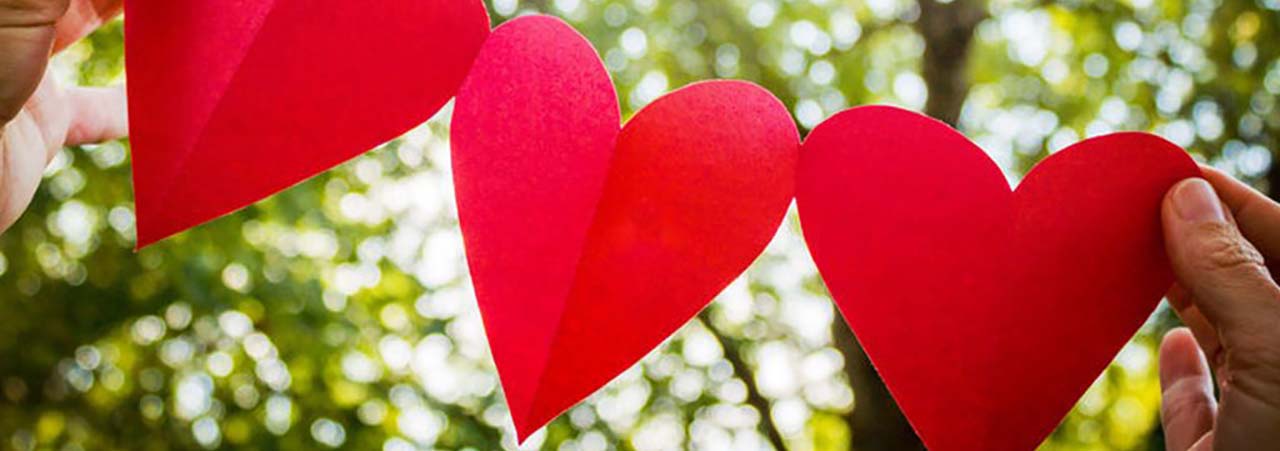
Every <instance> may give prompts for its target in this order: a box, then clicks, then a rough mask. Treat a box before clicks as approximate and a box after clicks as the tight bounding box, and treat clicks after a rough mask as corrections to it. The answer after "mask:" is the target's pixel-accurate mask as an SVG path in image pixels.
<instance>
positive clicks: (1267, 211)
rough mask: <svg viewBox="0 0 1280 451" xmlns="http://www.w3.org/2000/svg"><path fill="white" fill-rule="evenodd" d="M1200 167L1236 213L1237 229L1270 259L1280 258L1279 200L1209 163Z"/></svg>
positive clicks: (1219, 194)
mask: <svg viewBox="0 0 1280 451" xmlns="http://www.w3.org/2000/svg"><path fill="white" fill-rule="evenodd" d="M1200 170H1201V171H1202V172H1203V173H1204V178H1205V180H1208V181H1209V184H1210V185H1213V189H1214V190H1215V191H1217V192H1218V197H1219V198H1221V199H1222V203H1223V204H1225V205H1226V206H1227V208H1228V209H1230V210H1231V214H1232V215H1233V216H1235V220H1236V225H1237V226H1238V227H1240V233H1241V234H1243V235H1244V237H1245V238H1247V239H1248V240H1249V242H1251V243H1253V245H1254V247H1256V248H1257V249H1258V252H1260V253H1262V255H1263V257H1265V258H1266V259H1267V261H1268V262H1269V263H1272V264H1275V263H1276V260H1280V204H1277V203H1276V202H1275V201H1273V200H1271V199H1269V198H1267V196H1265V195H1263V194H1262V193H1260V192H1258V191H1257V190H1255V189H1253V188H1252V187H1250V186H1249V185H1246V184H1245V183H1244V182H1241V181H1239V180H1236V179H1235V178H1233V177H1231V176H1230V175H1227V174H1226V173H1224V172H1222V171H1219V170H1217V169H1214V168H1212V167H1209V166H1201V167H1200ZM1276 189H1280V187H1276Z"/></svg>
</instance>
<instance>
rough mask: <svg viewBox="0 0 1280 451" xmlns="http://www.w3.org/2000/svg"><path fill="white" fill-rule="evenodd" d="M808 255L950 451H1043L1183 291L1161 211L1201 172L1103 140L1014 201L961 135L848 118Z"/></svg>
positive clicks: (809, 154) (923, 123) (873, 115)
mask: <svg viewBox="0 0 1280 451" xmlns="http://www.w3.org/2000/svg"><path fill="white" fill-rule="evenodd" d="M798 174H799V177H798V179H797V180H798V181H797V186H796V197H797V204H798V207H799V211H800V221H801V225H802V228H803V230H804V235H805V239H806V241H807V242H808V244H809V249H810V252H811V253H812V255H813V259H814V261H815V262H816V263H817V265H818V269H819V270H820V271H821V273H822V276H823V279H824V280H825V281H826V284H827V287H828V288H829V289H830V291H831V295H832V297H833V298H834V299H835V300H836V303H837V304H838V305H839V306H840V310H841V312H842V313H843V315H844V317H845V318H846V319H847V320H848V322H849V324H850V326H851V327H852V328H853V330H854V332H855V333H856V334H857V337H858V340H859V341H860V342H861V343H862V345H863V347H864V348H865V349H866V351H867V355H868V356H869V357H870V358H871V361H872V362H873V363H874V364H875V366H876V368H877V369H878V370H879V371H880V374H881V375H882V376H883V377H884V380H885V384H886V385H888V387H889V390H890V391H891V392H892V393H893V395H894V398H895V399H896V400H897V401H898V404H899V405H900V406H901V407H902V410H903V412H904V413H905V414H906V415H907V418H908V419H910V421H911V423H912V425H914V427H915V428H916V431H917V432H918V433H919V434H920V436H921V438H922V439H923V440H924V442H925V444H926V445H927V446H928V448H929V449H930V450H933V451H960V450H1030V449H1033V448H1034V447H1035V446H1036V445H1037V444H1039V443H1040V441H1041V440H1043V439H1044V437H1045V436H1047V435H1048V434H1049V433H1050V432H1051V431H1052V430H1053V428H1054V426H1055V425H1056V424H1058V422H1059V421H1061V419H1062V417H1063V415H1065V414H1066V413H1067V411H1068V410H1070V408H1071V406H1072V405H1073V404H1074V403H1075V401H1076V400H1077V399H1078V398H1079V397H1080V395H1081V394H1082V393H1084V391H1085V389H1086V388H1088V386H1089V385H1090V383H1091V382H1093V381H1094V379H1095V378H1097V377H1098V374H1099V373H1100V372H1101V371H1102V370H1103V369H1104V368H1105V367H1106V366H1107V363H1108V362H1110V361H1111V359H1112V357H1113V356H1115V354H1116V352H1117V351H1118V350H1119V349H1120V348H1121V347H1122V346H1123V345H1124V344H1125V342H1126V341H1128V340H1129V338H1130V337H1131V336H1132V335H1133V333H1134V332H1135V331H1136V330H1137V329H1138V327H1139V326H1141V325H1142V323H1143V321H1144V320H1145V319H1146V318H1147V317H1148V315H1150V313H1151V311H1152V309H1153V308H1154V307H1155V305H1156V303H1157V302H1159V300H1160V298H1161V296H1162V295H1163V294H1164V293H1165V291H1166V290H1167V289H1168V288H1169V286H1170V284H1171V283H1172V280H1173V278H1172V273H1171V271H1170V269H1169V267H1168V263H1167V262H1166V259H1165V254H1164V247H1163V241H1162V236H1163V235H1162V234H1161V229H1160V223H1159V220H1160V213H1159V208H1160V202H1161V199H1162V198H1163V196H1164V193H1165V191H1166V190H1168V189H1169V188H1170V187H1171V186H1172V185H1173V184H1174V183H1176V182H1177V181H1178V180H1181V179H1184V178H1187V177H1193V176H1196V175H1198V174H1199V170H1198V169H1197V168H1196V165H1195V163H1194V162H1192V160H1191V159H1190V158H1189V157H1188V156H1187V155H1186V153H1185V152H1183V151H1182V150H1181V149H1179V148H1178V147H1176V146H1174V145H1173V144H1170V143H1169V142H1167V141H1165V140H1163V139H1160V138H1158V137H1155V136H1152V135H1147V134H1141V133H1119V134H1114V135H1109V136H1104V137H1099V138H1094V139H1089V140H1086V141H1083V142H1080V143H1078V144H1076V145H1074V146H1071V147H1069V148H1067V149H1065V150H1062V151H1061V152H1058V153H1056V154H1054V155H1052V156H1050V157H1049V158H1047V159H1045V160H1044V161H1043V162H1041V163H1040V164H1039V165H1038V166H1036V168H1035V169H1034V170H1033V171H1031V173H1030V174H1028V175H1027V177H1026V179H1025V180H1023V181H1022V183H1021V184H1020V185H1019V186H1018V189H1017V190H1016V191H1013V192H1011V191H1010V189H1009V185H1008V182H1007V181H1006V180H1005V177H1004V176H1003V175H1002V174H1001V172H1000V170H999V169H998V168H997V167H996V165H995V164H994V163H993V162H992V161H991V159H990V158H988V157H987V156H986V154H985V153H983V152H982V150H981V149H979V148H978V147H977V146H975V145H974V144H973V143H971V142H969V140H968V139H966V138H965V137H964V136H962V135H960V134H959V133H957V132H955V131H954V130H952V129H951V128H950V127H948V126H947V125H946V124H943V123H941V122H938V121H935V120H932V119H929V118H927V117H924V116H921V115H918V114H915V113H911V112H908V111H905V110H900V109H896V108H891V107H863V108H855V109H852V110H849V111H846V112H843V113H840V114H838V115H836V116H835V117H832V118H831V119H829V120H827V121H826V122H824V123H822V124H821V125H819V126H818V127H817V128H816V129H814V130H813V132H812V133H811V134H810V135H809V137H808V138H807V140H806V141H805V143H804V145H803V147H802V150H801V161H800V168H799V172H798Z"/></svg>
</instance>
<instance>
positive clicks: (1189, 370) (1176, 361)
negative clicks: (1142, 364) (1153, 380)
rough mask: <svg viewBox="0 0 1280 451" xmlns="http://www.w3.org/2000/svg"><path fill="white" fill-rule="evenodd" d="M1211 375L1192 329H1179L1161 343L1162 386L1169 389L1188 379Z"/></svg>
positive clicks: (1170, 332)
mask: <svg viewBox="0 0 1280 451" xmlns="http://www.w3.org/2000/svg"><path fill="white" fill-rule="evenodd" d="M1208 375H1209V365H1208V362H1207V361H1206V360H1205V356H1204V352H1203V351H1201V350H1200V344H1199V343H1198V342H1196V338H1195V335H1193V334H1192V333H1191V329H1188V328H1186V327H1178V328H1174V329H1173V330H1170V331H1169V332H1168V333H1166V334H1165V335H1164V340H1162V341H1161V342H1160V385H1161V386H1162V387H1165V388H1168V387H1169V386H1171V385H1173V383H1174V382H1176V381H1178V380H1180V379H1183V378H1186V377H1192V376H1195V377H1199V376H1208Z"/></svg>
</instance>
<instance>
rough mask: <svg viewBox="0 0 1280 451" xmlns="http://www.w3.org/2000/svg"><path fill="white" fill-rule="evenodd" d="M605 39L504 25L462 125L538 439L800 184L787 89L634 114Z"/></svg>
mask: <svg viewBox="0 0 1280 451" xmlns="http://www.w3.org/2000/svg"><path fill="white" fill-rule="evenodd" d="M617 102H618V101H617V96H616V94H615V92H614V89H613V85H612V82H611V81H610V79H609V76H608V73H607V72H605V69H604V67H603V65H602V63H601V61H600V58H599V57H598V56H597V55H596V52H595V50H594V49H593V48H592V47H591V45H590V43H589V42H587V41H586V39H584V38H583V37H582V36H581V35H579V34H578V33H577V32H576V31H574V30H573V29H572V28H570V27H569V26H568V25H566V24H565V23H563V22H561V21H559V20H558V19H553V18H549V17H542V16H527V17H522V18H519V19H515V20H512V21H510V22H508V23H506V24H504V25H502V26H500V27H498V28H497V29H495V30H494V32H493V35H492V36H491V37H490V38H489V40H488V41H487V42H486V43H485V45H484V47H483V48H482V50H481V51H480V55H479V56H478V57H477V59H476V62H475V65H474V66H473V69H472V73H471V74H470V75H469V76H468V78H467V80H466V81H465V82H464V83H463V86H462V88H461V89H460V90H459V93H458V99H457V103H456V106H455V110H454V117H453V125H452V127H453V128H452V130H453V131H452V140H453V171H454V183H455V184H456V191H457V202H458V215H459V221H460V223H461V227H462V234H463V238H464V242H465V245H466V252H467V260H468V264H469V266H470V269H471V277H472V281H473V283H474V284H475V290H476V297H477V299H478V300H479V304H480V312H481V314H482V316H483V318H484V324H485V330H486V333H487V335H488V337H489V345H490V348H491V350H492V352H493V357H494V361H495V362H496V364H497V367H498V372H499V375H500V377H501V379H502V386H503V390H504V392H505V395H506V399H507V404H508V407H509V408H510V410H511V414H512V417H513V420H514V422H515V425H516V430H517V432H518V435H519V437H520V439H521V440H523V439H524V438H525V437H527V436H528V435H529V434H530V433H532V432H533V431H535V430H536V429H537V428H539V427H541V426H542V425H543V424H545V423H546V422H548V421H550V420H551V419H552V418H554V417H555V416H556V415H559V414H560V413H561V412H563V411H564V410H565V409H567V408H569V407H570V406H572V405H573V404H575V403H577V402H578V401H580V400H582V399H583V398H584V397H586V396H588V395H590V394H591V393H592V392H594V391H595V390H596V389H598V388H600V387H602V386H603V385H605V384H606V383H607V382H608V381H609V380H611V379H612V378H614V377H615V376H617V375H618V374H620V373H621V372H622V371H624V370H626V369H627V368H628V367H630V366H631V365H632V364H634V363H635V362H636V361H638V360H639V359H640V358H641V357H643V356H644V355H645V354H647V353H648V352H649V351H650V350H652V349H653V348H655V347H656V346H657V345H659V344H660V343H661V342H662V341H663V340H664V339H666V338H667V337H668V336H669V335H671V334H672V333H673V332H675V331H676V330H677V329H678V328H679V327H680V326H681V325H683V324H684V323H685V322H687V321H688V320H689V319H690V318H692V317H693V316H694V315H695V314H697V312H698V311H699V310H701V309H702V308H703V307H704V306H706V304H707V303H708V302H709V301H710V300H711V299H712V298H713V297H714V296H715V295H716V294H717V293H718V292H719V291H720V290H722V289H723V288H724V287H725V286H727V285H728V284H729V282H731V281H732V280H733V279H734V278H735V277H736V276H737V275H738V274H739V273H741V272H742V271H743V270H744V269H746V267H747V266H748V265H749V264H750V263H751V262H752V261H753V260H754V259H755V258H756V256H757V255H758V254H759V253H760V252H761V251H762V250H763V248H764V246H765V245H766V244H767V243H768V242H769V240H770V239H771V238H772V237H773V235H774V233H775V232H776V230H777V227H778V225H779V224H780V223H781V221H782V218H783V216H784V215H785V214H786V210H787V207H788V205H789V203H790V201H791V198H792V190H793V183H794V179H793V175H794V168H795V165H796V160H797V159H798V156H797V151H798V148H799V137H798V133H797V131H796V129H795V125H794V123H793V122H792V121H791V118H790V116H789V115H788V113H787V110H786V109H785V108H784V107H783V105H782V104H781V102H779V101H778V100H777V99H776V98H774V97H773V96H772V95H771V94H769V93H768V92H767V91H765V90H763V89H761V88H759V87H757V86H755V85H751V84H748V83H744V82H737V81H713V82H704V83H698V84H694V85H690V86H688V87H685V88H683V89H680V90H678V91H675V92H672V93H670V94H668V95H666V96H664V97H661V98H659V99H657V100H656V101H654V102H653V103H651V104H650V105H648V106H647V107H645V108H644V109H642V110H641V111H640V112H638V113H637V114H636V115H635V117H633V118H632V119H631V120H630V121H629V122H628V123H627V124H626V126H625V127H622V128H621V129H620V128H619V113H618V103H617Z"/></svg>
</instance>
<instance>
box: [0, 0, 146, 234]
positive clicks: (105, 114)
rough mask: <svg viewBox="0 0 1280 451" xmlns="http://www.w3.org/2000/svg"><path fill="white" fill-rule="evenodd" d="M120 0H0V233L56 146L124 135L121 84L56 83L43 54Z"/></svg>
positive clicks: (27, 198)
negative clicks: (60, 85) (81, 84)
mask: <svg viewBox="0 0 1280 451" xmlns="http://www.w3.org/2000/svg"><path fill="white" fill-rule="evenodd" d="M122 2H123V0H0V232H4V230H5V229H8V228H9V226H11V225H13V223H14V222H16V221H17V220H18V217H19V216H20V215H21V214H22V212H23V210H26V208H27V205H28V204H30V203H31V198H32V196H34V195H35V192H36V186H37V185H39V183H40V178H41V176H42V175H43V174H44V168H45V166H46V165H48V164H49V160H50V159H52V158H53V156H54V155H55V154H56V153H57V152H58V149H61V148H62V146H64V145H71V146H74V145H80V144H88V143H94V142H101V141H107V140H112V139H116V138H120V137H122V136H124V135H125V134H126V133H127V128H128V126H127V122H128V121H127V119H126V107H125V96H124V89H123V88H122V87H116V88H84V87H71V88H67V89H62V88H61V87H59V86H57V83H56V82H55V81H54V80H53V79H52V77H50V76H49V74H47V73H46V70H45V68H46V66H48V63H49V57H50V56H51V55H52V54H53V53H54V52H56V51H58V50H61V49H63V48H65V47H66V46H68V45H70V44H71V43H74V42H75V41H77V40H79V39H80V38H82V37H84V36H85V35H87V34H89V33H90V32H92V31H93V30H94V29H96V28H98V26H100V25H101V24H102V23H103V22H104V21H106V20H107V19H110V18H112V17H114V16H115V15H116V14H119V13H120V9H121V7H122Z"/></svg>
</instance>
